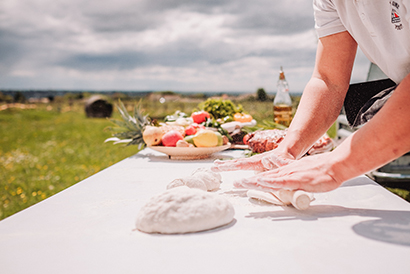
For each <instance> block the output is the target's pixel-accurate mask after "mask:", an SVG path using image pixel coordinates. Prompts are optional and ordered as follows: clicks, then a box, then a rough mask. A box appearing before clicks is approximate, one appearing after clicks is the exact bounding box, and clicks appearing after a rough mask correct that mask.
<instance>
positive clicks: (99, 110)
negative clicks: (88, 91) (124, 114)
mask: <svg viewBox="0 0 410 274" xmlns="http://www.w3.org/2000/svg"><path fill="white" fill-rule="evenodd" d="M112 111H113V106H112V104H111V103H109V102H107V100H106V99H104V97H102V96H99V95H95V96H92V97H90V99H88V100H87V101H86V103H85V113H86V115H87V117H92V118H106V117H111V115H112Z"/></svg>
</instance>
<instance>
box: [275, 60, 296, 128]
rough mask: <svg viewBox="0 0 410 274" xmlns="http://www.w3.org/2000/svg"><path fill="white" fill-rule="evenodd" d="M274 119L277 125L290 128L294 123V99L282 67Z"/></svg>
mask: <svg viewBox="0 0 410 274" xmlns="http://www.w3.org/2000/svg"><path fill="white" fill-rule="evenodd" d="M273 117H274V122H275V123H277V124H281V125H284V126H286V127H289V125H290V122H291V121H292V99H291V98H290V95H289V85H288V82H287V81H286V78H285V73H284V72H283V69H282V67H280V71H279V80H278V83H277V92H276V96H275V99H274V100H273Z"/></svg>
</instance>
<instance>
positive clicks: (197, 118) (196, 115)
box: [191, 110, 211, 124]
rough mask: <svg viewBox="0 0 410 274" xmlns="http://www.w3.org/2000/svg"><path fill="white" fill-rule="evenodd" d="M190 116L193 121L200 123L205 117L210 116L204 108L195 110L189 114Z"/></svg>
mask: <svg viewBox="0 0 410 274" xmlns="http://www.w3.org/2000/svg"><path fill="white" fill-rule="evenodd" d="M191 118H192V120H193V121H194V123H197V124H200V123H203V122H205V121H206V119H208V118H211V116H210V115H209V113H208V112H206V111H205V110H201V111H197V112H194V113H192V114H191Z"/></svg>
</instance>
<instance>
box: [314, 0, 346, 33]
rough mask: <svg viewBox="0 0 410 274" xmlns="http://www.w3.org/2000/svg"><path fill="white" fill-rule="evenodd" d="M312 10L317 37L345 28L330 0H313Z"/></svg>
mask: <svg viewBox="0 0 410 274" xmlns="http://www.w3.org/2000/svg"><path fill="white" fill-rule="evenodd" d="M313 11H314V16H315V29H316V33H317V35H318V36H319V38H321V37H325V36H329V35H332V34H335V33H339V32H342V31H345V30H346V28H345V26H344V25H343V24H342V21H341V20H340V17H339V14H338V12H337V10H336V7H335V5H334V4H333V1H332V0H313Z"/></svg>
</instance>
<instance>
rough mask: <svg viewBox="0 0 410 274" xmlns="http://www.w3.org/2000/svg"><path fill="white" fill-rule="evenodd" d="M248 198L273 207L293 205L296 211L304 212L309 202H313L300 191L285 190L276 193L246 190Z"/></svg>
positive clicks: (306, 193)
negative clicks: (273, 205)
mask: <svg viewBox="0 0 410 274" xmlns="http://www.w3.org/2000/svg"><path fill="white" fill-rule="evenodd" d="M246 194H247V196H248V197H250V198H254V199H258V200H263V201H265V202H268V203H271V204H275V205H293V207H295V208H296V209H299V210H305V209H307V208H309V206H310V202H311V201H313V196H312V195H311V194H310V193H308V192H305V191H302V190H296V191H295V190H286V189H280V190H277V191H271V192H264V191H259V190H253V189H251V190H248V192H247V193H246Z"/></svg>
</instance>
